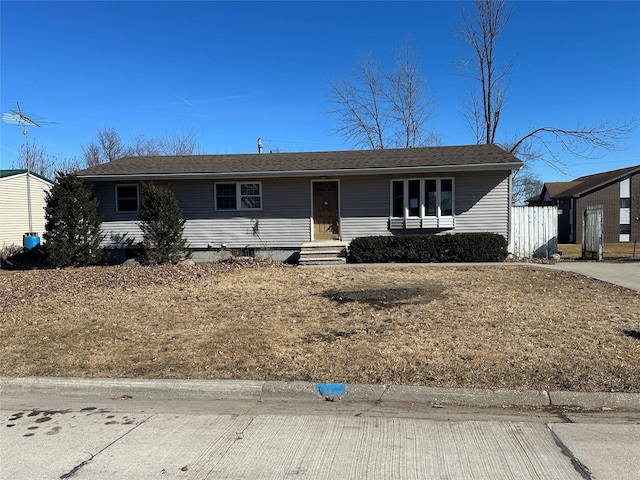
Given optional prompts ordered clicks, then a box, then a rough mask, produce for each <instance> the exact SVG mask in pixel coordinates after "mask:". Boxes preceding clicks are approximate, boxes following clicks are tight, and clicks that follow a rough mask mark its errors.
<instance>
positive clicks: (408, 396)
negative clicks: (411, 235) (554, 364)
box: [0, 378, 640, 480]
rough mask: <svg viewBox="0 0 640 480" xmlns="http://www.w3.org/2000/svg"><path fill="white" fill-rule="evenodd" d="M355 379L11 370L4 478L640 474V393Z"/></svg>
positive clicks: (1, 439)
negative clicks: (20, 375) (330, 382)
mask: <svg viewBox="0 0 640 480" xmlns="http://www.w3.org/2000/svg"><path fill="white" fill-rule="evenodd" d="M344 389H345V391H344V392H343V394H342V395H339V396H335V395H318V394H317V392H322V389H321V388H319V385H317V384H311V383H305V382H258V381H253V382H252V381H248V382H236V381H195V380H184V381H181V380H171V381H161V380H100V379H55V378H53V379H52V378H49V379H46V378H26V379H15V378H2V379H0V398H1V404H0V432H1V435H0V478H2V479H11V480H23V479H30V480H33V479H54V478H55V479H64V478H72V479H103V478H104V479H106V478H109V479H113V478H127V479H148V478H175V479H268V480H271V479H288V478H301V479H303V478H304V479H333V478H346V479H479V480H484V479H518V480H520V479H524V480H526V479H558V480H572V479H576V480H581V479H582V480H584V479H600V480H606V479H612V480H613V479H616V480H619V479H630V480H633V479H640V455H639V453H640V395H634V394H602V393H601V394H598V395H591V394H581V395H575V394H572V393H570V392H536V391H533V392H516V391H508V390H496V391H483V390H456V389H435V388H428V387H406V386H402V387H401V386H380V385H369V386H367V385H346V386H344ZM329 391H331V390H329ZM460 403H462V404H464V405H460Z"/></svg>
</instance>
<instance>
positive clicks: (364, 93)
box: [329, 41, 438, 149]
mask: <svg viewBox="0 0 640 480" xmlns="http://www.w3.org/2000/svg"><path fill="white" fill-rule="evenodd" d="M395 61H396V64H395V66H394V68H393V69H390V70H385V69H383V68H382V67H381V65H380V64H379V63H377V62H375V61H374V60H373V58H372V57H371V56H370V55H369V56H363V57H360V58H359V59H358V60H357V62H356V64H355V67H354V68H353V71H352V74H351V78H350V79H348V80H347V79H337V80H336V79H334V80H330V81H329V100H330V101H331V102H332V103H335V104H336V105H337V108H336V109H335V110H333V111H332V112H331V113H333V114H336V115H337V116H338V121H339V123H340V126H339V127H338V128H337V129H335V131H334V133H339V134H340V135H342V137H343V138H344V139H345V140H346V141H348V142H352V143H354V144H355V145H357V146H360V147H365V148H371V149H383V148H386V147H389V146H391V147H405V148H408V147H418V146H422V145H427V144H433V143H438V138H437V136H436V135H435V134H433V133H430V132H427V131H426V124H427V122H428V120H429V118H430V116H431V114H432V112H431V110H430V108H431V107H432V106H433V103H434V99H433V97H430V96H429V95H428V93H427V90H426V79H425V77H424V76H423V75H422V74H421V73H420V70H419V63H420V55H419V54H417V53H416V52H415V51H414V50H413V49H412V47H411V45H410V44H409V42H408V41H407V42H406V43H405V45H404V46H403V47H402V48H400V49H398V50H397V51H396V56H395Z"/></svg>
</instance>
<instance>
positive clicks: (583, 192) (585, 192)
mask: <svg viewBox="0 0 640 480" xmlns="http://www.w3.org/2000/svg"><path fill="white" fill-rule="evenodd" d="M638 172H640V168H636V169H635V170H631V171H629V172H625V173H623V174H621V175H618V176H616V177H614V178H610V179H609V180H607V181H605V182H602V183H599V184H597V185H593V186H591V187H589V188H585V189H584V190H580V191H578V192H575V193H573V194H571V195H570V197H571V198H580V197H583V196H584V195H588V194H589V193H591V192H593V191H594V190H599V189H601V188H603V187H606V186H607V185H610V184H612V183H615V182H618V181H620V180H622V179H624V178H625V177H631V175H635V174H637V173H638Z"/></svg>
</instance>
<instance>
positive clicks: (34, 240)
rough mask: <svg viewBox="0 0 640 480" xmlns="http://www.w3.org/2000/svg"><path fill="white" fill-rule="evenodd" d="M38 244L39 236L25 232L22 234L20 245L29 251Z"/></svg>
mask: <svg viewBox="0 0 640 480" xmlns="http://www.w3.org/2000/svg"><path fill="white" fill-rule="evenodd" d="M38 245H40V237H39V236H38V235H35V234H25V235H23V236H22V246H23V247H24V248H25V249H26V250H27V251H31V250H33V249H34V248H36V247H37V246H38Z"/></svg>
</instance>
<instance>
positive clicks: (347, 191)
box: [340, 175, 391, 242]
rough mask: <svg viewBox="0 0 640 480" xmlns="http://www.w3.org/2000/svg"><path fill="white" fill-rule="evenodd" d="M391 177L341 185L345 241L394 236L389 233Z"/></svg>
mask: <svg viewBox="0 0 640 480" xmlns="http://www.w3.org/2000/svg"><path fill="white" fill-rule="evenodd" d="M390 178H391V177H390V176H389V175H378V176H358V177H344V178H343V179H342V181H341V184H340V194H341V197H342V198H341V205H340V207H341V212H340V213H341V217H340V233H341V239H342V240H343V241H345V242H350V241H351V240H353V239H354V238H357V237H367V236H373V235H391V232H390V231H389V229H388V220H389V192H390V186H389V185H390V184H389V182H390Z"/></svg>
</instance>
